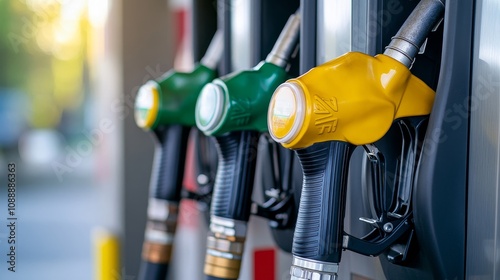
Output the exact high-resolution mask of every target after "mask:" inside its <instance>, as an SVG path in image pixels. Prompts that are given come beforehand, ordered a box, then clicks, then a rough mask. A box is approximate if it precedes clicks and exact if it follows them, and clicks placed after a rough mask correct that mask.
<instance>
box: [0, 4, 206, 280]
mask: <svg viewBox="0 0 500 280" xmlns="http://www.w3.org/2000/svg"><path fill="white" fill-rule="evenodd" d="M189 2H190V1H184V0H177V1H167V0H164V1H153V0H145V1H140V0H130V1H119V0H12V1H7V0H0V127H1V129H0V176H1V178H2V180H1V182H3V183H2V185H1V186H0V279H54V280H56V279H96V273H97V272H96V266H95V263H96V261H97V260H98V257H97V256H98V252H99V251H98V248H99V244H102V242H108V243H107V244H112V245H111V246H112V247H113V246H115V245H113V244H116V242H117V240H119V242H120V244H121V246H120V248H119V251H118V249H117V250H116V252H119V254H120V255H121V262H120V265H119V266H120V268H119V269H117V271H116V272H115V274H116V278H114V279H129V280H130V279H136V277H137V271H138V266H139V263H140V261H139V259H140V253H139V252H140V246H141V244H142V235H143V233H144V225H145V217H146V203H147V195H148V191H147V189H148V183H149V176H150V169H151V162H152V155H153V142H152V140H151V139H150V136H149V135H148V134H147V133H144V132H143V131H141V130H140V129H139V128H137V127H136V125H135V122H134V120H133V112H132V111H133V102H134V97H135V94H136V91H137V89H138V87H139V86H140V85H142V84H143V83H144V82H146V81H147V80H150V79H153V78H157V77H158V76H160V75H161V74H162V73H164V72H166V71H167V70H169V69H170V68H171V67H172V66H173V63H174V53H175V52H177V53H178V55H177V56H175V57H176V59H177V61H175V63H176V66H177V67H179V68H182V67H186V68H187V67H189V66H190V63H191V60H192V59H190V56H189V53H190V51H189V48H188V46H189V43H188V42H187V41H186V40H188V36H185V34H186V32H187V30H188V28H189V26H188V25H187V22H189V21H188V20H187V18H188V17H189V6H188V3H189ZM214 3H215V2H214ZM215 8H216V7H215V5H214V9H215ZM8 163H14V164H15V165H16V185H17V197H16V213H15V215H16V218H17V221H16V272H15V273H13V272H10V271H8V266H9V264H8V263H7V261H8V256H7V253H8V252H9V251H8V250H9V246H10V244H8V227H7V225H8V222H7V221H8V220H7V218H8V212H7V183H6V179H4V178H6V176H7V164H8ZM125 217H127V218H126V219H125ZM125 232H127V234H126V235H125V234H124V233H125ZM112 251H113V250H112ZM130 252H132V253H130Z"/></svg>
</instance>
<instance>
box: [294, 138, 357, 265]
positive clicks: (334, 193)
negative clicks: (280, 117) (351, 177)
mask: <svg viewBox="0 0 500 280" xmlns="http://www.w3.org/2000/svg"><path fill="white" fill-rule="evenodd" d="M353 150H354V146H353V145H351V144H349V143H346V142H337V141H332V142H324V143H318V144H314V145H313V146H311V147H308V148H305V149H300V150H297V151H296V152H297V155H298V157H299V160H300V163H301V165H302V169H303V172H304V182H303V187H302V196H301V198H300V206H299V214H298V217H297V224H296V226H295V234H294V238H293V248H292V253H293V255H295V256H298V257H302V258H305V259H311V260H317V261H323V262H332V263H339V262H340V258H341V255H342V238H343V229H344V213H345V200H346V187H347V177H348V171H349V159H350V156H351V154H352V152H353Z"/></svg>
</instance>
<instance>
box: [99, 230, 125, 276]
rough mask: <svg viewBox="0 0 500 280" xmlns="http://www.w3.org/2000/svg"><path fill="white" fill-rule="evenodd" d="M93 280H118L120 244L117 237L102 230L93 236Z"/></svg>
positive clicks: (119, 274) (119, 273)
mask: <svg viewBox="0 0 500 280" xmlns="http://www.w3.org/2000/svg"><path fill="white" fill-rule="evenodd" d="M93 243H94V258H95V262H94V265H95V279H96V280H120V279H121V272H120V244H119V240H118V237H117V236H116V235H115V234H113V233H111V232H109V231H107V230H103V229H99V230H96V231H95V232H94V234H93Z"/></svg>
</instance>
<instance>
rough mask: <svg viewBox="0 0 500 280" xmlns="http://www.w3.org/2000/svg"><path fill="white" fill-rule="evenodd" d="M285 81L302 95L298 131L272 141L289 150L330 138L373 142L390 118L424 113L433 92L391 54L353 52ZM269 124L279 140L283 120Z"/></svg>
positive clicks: (360, 143) (356, 143)
mask: <svg viewBox="0 0 500 280" xmlns="http://www.w3.org/2000/svg"><path fill="white" fill-rule="evenodd" d="M287 83H291V84H295V85H294V86H293V87H295V86H298V87H299V88H300V89H301V90H302V92H303V95H304V97H305V114H304V119H303V123H302V125H301V127H300V130H299V132H298V133H297V134H296V136H295V137H293V139H290V140H289V141H278V142H281V144H282V145H283V146H284V147H286V148H290V149H297V148H304V147H308V146H310V145H312V144H314V143H318V142H326V141H334V140H335V141H344V142H349V143H352V144H354V145H364V144H370V143H373V142H375V141H377V140H379V139H380V138H382V137H383V136H384V135H385V134H386V133H387V131H388V130H389V128H390V126H391V125H392V123H393V122H394V120H395V119H398V118H403V117H411V116H423V115H428V114H430V112H431V109H432V104H433V102H434V95H435V93H434V91H433V90H432V89H431V88H429V87H428V86H427V85H426V84H425V83H424V82H422V81H421V80H420V79H418V78H417V77H415V76H413V75H412V74H411V72H410V71H409V70H408V68H406V67H405V66H404V65H403V64H401V63H400V62H398V61H396V60H394V59H392V58H391V57H388V56H385V55H377V56H375V57H372V56H369V55H366V54H362V53H357V52H351V53H347V54H345V55H343V56H341V57H339V58H337V59H334V60H332V61H330V62H327V63H325V64H323V65H320V66H318V67H315V68H313V69H311V70H310V71H309V72H307V73H305V74H304V75H302V76H300V77H298V78H296V79H291V80H288V81H287ZM283 85H284V84H283ZM280 87H281V86H280ZM293 87H292V88H293ZM278 90H280V88H278ZM275 95H277V94H276V92H275ZM272 102H274V100H272V101H271V104H272ZM294 121H296V120H294ZM285 126H286V127H289V125H285ZM269 128H270V132H271V134H274V136H278V137H276V138H283V135H284V132H283V124H281V125H279V124H278V123H276V124H274V123H270V124H269ZM285 130H286V129H285ZM275 133H277V134H278V135H276V134H275Z"/></svg>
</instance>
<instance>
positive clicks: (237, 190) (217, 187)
mask: <svg viewBox="0 0 500 280" xmlns="http://www.w3.org/2000/svg"><path fill="white" fill-rule="evenodd" d="M258 136H259V134H258V132H254V131H236V132H231V133H229V134H227V135H225V136H221V137H217V138H216V141H215V142H216V147H217V151H218V154H219V164H218V168H217V176H216V177H215V184H214V192H213V196H212V206H211V207H212V215H214V216H217V217H223V218H228V219H234V220H240V221H248V219H249V218H250V206H251V204H252V200H251V197H252V189H253V182H254V175H255V162H256V158H257V145H258Z"/></svg>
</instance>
